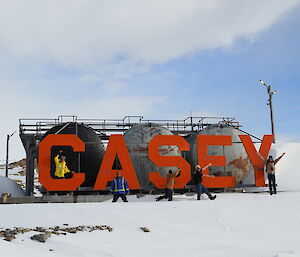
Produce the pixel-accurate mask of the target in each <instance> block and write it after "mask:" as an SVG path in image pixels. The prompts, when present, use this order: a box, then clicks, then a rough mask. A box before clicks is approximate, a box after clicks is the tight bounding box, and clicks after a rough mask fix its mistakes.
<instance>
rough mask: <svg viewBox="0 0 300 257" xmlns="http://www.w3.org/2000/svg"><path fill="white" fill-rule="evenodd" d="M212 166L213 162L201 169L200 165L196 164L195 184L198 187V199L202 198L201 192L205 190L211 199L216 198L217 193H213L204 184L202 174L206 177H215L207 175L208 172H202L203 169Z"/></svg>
mask: <svg viewBox="0 0 300 257" xmlns="http://www.w3.org/2000/svg"><path fill="white" fill-rule="evenodd" d="M210 166H211V163H209V164H208V165H207V166H205V167H203V169H201V167H200V165H196V166H195V170H194V173H193V182H194V185H195V187H196V192H197V200H200V198H201V194H202V193H203V192H204V193H205V194H207V196H208V198H209V199H210V200H215V199H216V197H217V196H216V195H214V196H213V195H212V194H211V193H210V192H209V191H208V190H207V188H206V187H205V186H204V185H203V184H202V176H205V177H214V176H212V175H206V174H202V171H203V170H205V169H207V168H208V167H210Z"/></svg>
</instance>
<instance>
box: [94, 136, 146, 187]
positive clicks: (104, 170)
mask: <svg viewBox="0 0 300 257" xmlns="http://www.w3.org/2000/svg"><path fill="white" fill-rule="evenodd" d="M116 155H118V157H119V160H120V164H121V167H122V170H113V169H112V168H113V165H114V161H115V158H116ZM118 171H121V172H122V174H123V176H124V177H125V179H126V180H127V182H128V187H129V188H130V189H140V184H139V181H138V179H137V177H136V174H135V171H134V167H133V165H132V162H131V159H130V155H129V153H128V149H127V147H126V144H125V141H124V138H123V136H122V135H111V136H110V138H109V142H108V145H107V149H106V152H105V154H104V157H103V161H102V163H101V167H100V170H99V173H98V176H97V180H96V183H95V186H94V189H95V190H106V184H107V182H108V181H112V180H113V179H114V177H115V176H116V173H117V172H118Z"/></svg>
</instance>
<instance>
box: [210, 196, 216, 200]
mask: <svg viewBox="0 0 300 257" xmlns="http://www.w3.org/2000/svg"><path fill="white" fill-rule="evenodd" d="M216 198H217V196H216V195H214V196H210V197H209V199H210V200H215V199H216Z"/></svg>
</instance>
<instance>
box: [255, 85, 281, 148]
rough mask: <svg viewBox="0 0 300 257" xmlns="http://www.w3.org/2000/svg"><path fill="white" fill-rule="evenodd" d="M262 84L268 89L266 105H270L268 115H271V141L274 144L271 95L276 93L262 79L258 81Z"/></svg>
mask: <svg viewBox="0 0 300 257" xmlns="http://www.w3.org/2000/svg"><path fill="white" fill-rule="evenodd" d="M259 82H260V83H261V84H262V85H264V86H265V87H266V88H267V90H268V95H269V99H268V103H267V105H269V106H270V116H271V129H272V135H273V143H274V144H275V126H274V115H273V105H272V96H273V94H275V93H277V91H276V90H272V88H271V86H269V85H267V84H266V83H265V82H263V81H262V80H260V81H259Z"/></svg>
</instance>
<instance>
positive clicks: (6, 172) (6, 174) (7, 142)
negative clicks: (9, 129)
mask: <svg viewBox="0 0 300 257" xmlns="http://www.w3.org/2000/svg"><path fill="white" fill-rule="evenodd" d="M9 137H10V136H9V134H7V138H6V163H5V177H8V146H9Z"/></svg>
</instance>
